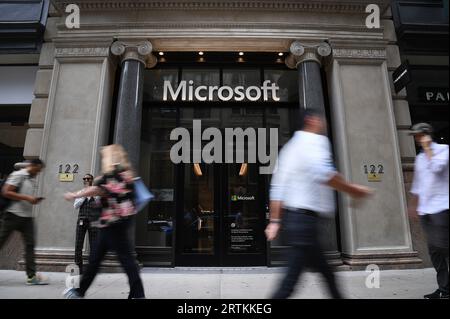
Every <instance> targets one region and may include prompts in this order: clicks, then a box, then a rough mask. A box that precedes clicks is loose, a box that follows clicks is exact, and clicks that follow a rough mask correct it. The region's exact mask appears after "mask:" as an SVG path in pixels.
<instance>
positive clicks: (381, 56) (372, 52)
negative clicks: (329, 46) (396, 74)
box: [333, 48, 386, 60]
mask: <svg viewBox="0 0 450 319" xmlns="http://www.w3.org/2000/svg"><path fill="white" fill-rule="evenodd" d="M333 57H334V58H349V59H377V60H385V59H386V50H385V49H357V48H333Z"/></svg>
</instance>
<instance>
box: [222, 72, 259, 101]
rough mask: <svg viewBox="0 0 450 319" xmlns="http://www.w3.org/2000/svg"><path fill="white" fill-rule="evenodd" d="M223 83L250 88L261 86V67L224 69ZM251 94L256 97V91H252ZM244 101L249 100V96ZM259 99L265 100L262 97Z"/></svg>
mask: <svg viewBox="0 0 450 319" xmlns="http://www.w3.org/2000/svg"><path fill="white" fill-rule="evenodd" d="M223 85H227V86H230V87H231V88H233V89H234V88H235V87H237V86H243V87H244V88H248V87H249V86H257V87H260V86H261V76H260V70H259V69H224V70H223ZM250 95H251V96H253V97H255V96H256V91H255V90H252V91H250ZM244 101H249V100H248V99H247V98H245V99H244ZM259 101H263V99H260V100H259Z"/></svg>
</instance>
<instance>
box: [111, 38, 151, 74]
mask: <svg viewBox="0 0 450 319" xmlns="http://www.w3.org/2000/svg"><path fill="white" fill-rule="evenodd" d="M110 50H111V53H112V54H113V55H116V56H119V57H120V59H121V62H124V61H126V60H136V61H139V62H142V63H143V64H144V65H145V67H146V68H153V67H154V66H155V65H156V63H157V62H158V61H157V59H156V57H155V56H154V55H153V54H152V50H153V46H152V44H151V42H150V41H147V40H142V41H134V40H131V41H122V40H118V41H114V42H113V43H112V44H111V48H110Z"/></svg>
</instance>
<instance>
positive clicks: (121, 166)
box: [64, 144, 145, 299]
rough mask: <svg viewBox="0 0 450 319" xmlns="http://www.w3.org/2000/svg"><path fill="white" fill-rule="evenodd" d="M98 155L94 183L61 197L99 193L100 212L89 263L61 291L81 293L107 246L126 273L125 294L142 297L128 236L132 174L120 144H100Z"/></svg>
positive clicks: (73, 296) (73, 295) (74, 295)
mask: <svg viewBox="0 0 450 319" xmlns="http://www.w3.org/2000/svg"><path fill="white" fill-rule="evenodd" d="M101 156H102V175H101V176H99V177H97V178H96V179H95V181H94V185H93V186H91V187H87V188H84V189H82V190H80V191H78V192H76V193H70V192H69V193H66V194H65V195H64V198H65V199H66V200H70V201H72V200H74V199H76V198H80V197H89V196H100V197H101V202H102V212H101V215H100V218H99V220H98V222H97V223H96V225H97V227H99V234H98V239H97V242H96V245H95V248H94V249H93V251H92V252H91V254H90V256H89V265H88V266H87V269H86V270H85V272H84V273H83V275H82V276H81V280H80V287H79V288H71V289H69V290H67V291H66V292H65V293H64V295H65V297H66V298H68V299H76V298H82V297H84V295H85V293H86V291H87V290H88V288H89V286H90V285H91V283H92V282H93V280H94V278H95V276H96V275H97V273H98V270H99V267H100V264H101V262H102V260H103V258H104V257H105V254H106V253H107V252H108V250H113V251H115V252H116V253H117V256H118V258H119V261H120V263H121V265H122V267H123V268H124V269H125V272H126V274H127V276H128V282H129V285H130V293H129V295H128V298H129V299H131V298H145V294H144V287H143V285H142V281H141V278H140V275H139V267H138V264H137V262H136V260H135V258H134V256H133V247H132V243H131V239H130V236H129V229H130V226H131V218H130V217H131V216H132V215H134V214H136V208H135V204H134V196H135V191H134V182H133V178H134V174H133V171H132V168H131V165H130V163H129V161H128V156H127V153H126V152H125V150H124V149H123V147H122V146H121V145H118V144H112V145H108V146H104V147H103V148H102V150H101Z"/></svg>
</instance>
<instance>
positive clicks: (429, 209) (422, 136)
mask: <svg viewBox="0 0 450 319" xmlns="http://www.w3.org/2000/svg"><path fill="white" fill-rule="evenodd" d="M432 133H433V128H432V127H431V125H429V124H427V123H419V124H416V125H414V126H413V127H412V128H411V132H410V135H414V139H415V141H416V143H417V144H418V145H420V147H421V148H422V151H421V152H420V153H419V154H418V155H417V157H416V160H415V163H414V179H413V183H412V187H411V190H410V193H411V194H412V195H413V196H412V199H411V201H410V205H409V211H410V214H411V215H412V217H413V218H415V217H416V216H417V215H419V216H420V222H421V224H422V228H423V230H424V232H425V234H426V238H427V244H428V252H429V254H430V258H431V262H432V263H433V267H434V269H436V272H437V276H436V277H437V283H438V286H439V288H438V289H437V290H436V291H435V292H433V293H431V294H428V295H425V296H424V298H425V299H448V290H449V287H448V283H449V276H448V272H449V271H448V265H449V260H448V259H449V251H448V249H449V247H448V241H449V239H448V236H449V234H448V231H449V229H448V222H449V213H448V211H449V192H448V182H449V180H448V172H449V151H448V149H449V148H448V145H441V144H436V143H435V142H433V140H432V137H431V135H432Z"/></svg>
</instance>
